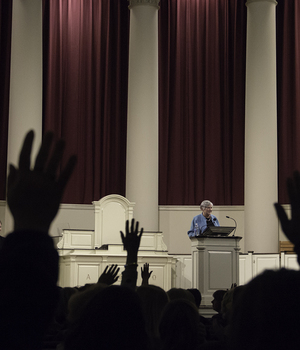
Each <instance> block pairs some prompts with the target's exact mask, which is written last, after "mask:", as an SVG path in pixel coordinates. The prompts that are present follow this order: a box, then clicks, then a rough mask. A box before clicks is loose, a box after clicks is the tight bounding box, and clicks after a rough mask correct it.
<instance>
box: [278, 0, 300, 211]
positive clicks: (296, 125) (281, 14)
mask: <svg viewBox="0 0 300 350" xmlns="http://www.w3.org/2000/svg"><path fill="white" fill-rule="evenodd" d="M277 86H278V87H277V99H278V187H279V191H278V197H279V198H278V200H279V202H280V203H282V204H284V203H289V198H288V194H287V190H286V179H287V178H288V177H291V176H292V173H293V171H294V170H296V169H297V170H300V137H299V135H300V97H299V96H300V3H299V1H298V0H291V1H278V5H277Z"/></svg>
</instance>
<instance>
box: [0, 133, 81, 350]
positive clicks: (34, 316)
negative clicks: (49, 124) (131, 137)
mask: <svg viewBox="0 0 300 350" xmlns="http://www.w3.org/2000/svg"><path fill="white" fill-rule="evenodd" d="M33 138H34V133H33V131H30V132H29V133H28V134H27V135H26V137H25V140H24V142H23V146H22V149H21V153H20V157H19V168H15V167H14V166H13V165H10V168H9V176H8V182H7V185H8V190H7V203H8V206H9V208H10V211H11V213H12V216H13V219H14V232H12V233H10V234H9V235H7V236H6V238H5V240H4V244H3V247H2V249H1V254H0V310H1V312H0V329H1V336H0V348H1V349H6V350H10V349H18V350H20V349H26V350H28V349H30V350H35V349H40V348H41V346H42V340H43V336H44V332H45V330H46V328H47V327H48V324H49V322H50V320H51V319H52V316H53V312H54V310H55V308H56V304H57V301H58V298H59V290H58V287H57V285H56V282H57V278H58V254H57V252H56V250H55V249H54V246H53V241H52V238H51V237H50V236H49V235H48V231H49V226H50V224H51V222H52V221H53V219H54V217H55V216H56V214H57V211H58V208H59V204H60V200H61V198H62V195H63V192H64V188H65V186H66V184H67V182H68V179H69V178H70V176H71V174H72V171H73V169H74V166H75V163H76V157H74V156H73V157H71V158H70V159H69V160H68V162H67V164H66V166H65V167H64V168H63V169H62V171H61V172H60V174H59V176H56V171H57V169H58V166H59V163H60V161H61V159H62V156H63V151H64V142H63V141H62V140H59V141H58V142H57V143H56V144H55V147H54V150H53V152H52V154H51V156H50V148H51V145H52V139H53V134H52V133H47V134H46V135H45V136H44V139H43V142H42V145H41V147H40V149H39V152H38V155H37V157H36V160H35V164H34V168H33V169H32V170H31V169H30V156H31V149H32V143H33Z"/></svg>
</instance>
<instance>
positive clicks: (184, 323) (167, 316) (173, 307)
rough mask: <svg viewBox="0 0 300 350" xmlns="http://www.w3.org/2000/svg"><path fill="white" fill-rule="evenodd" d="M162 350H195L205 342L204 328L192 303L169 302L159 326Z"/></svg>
mask: <svg viewBox="0 0 300 350" xmlns="http://www.w3.org/2000/svg"><path fill="white" fill-rule="evenodd" d="M159 333H160V337H161V343H162V350H182V349H189V350H196V349H199V346H200V345H201V344H203V343H204V342H205V328H204V325H203V324H202V323H201V322H200V318H199V312H198V309H197V307H196V306H195V304H194V302H191V301H189V300H186V299H174V300H171V301H170V302H169V303H168V304H167V305H166V307H165V308H164V310H163V313H162V317H161V321H160V324H159Z"/></svg>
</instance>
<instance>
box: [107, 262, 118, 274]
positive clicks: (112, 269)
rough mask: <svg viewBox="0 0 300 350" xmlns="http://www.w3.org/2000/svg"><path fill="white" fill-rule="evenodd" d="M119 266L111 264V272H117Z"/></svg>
mask: <svg viewBox="0 0 300 350" xmlns="http://www.w3.org/2000/svg"><path fill="white" fill-rule="evenodd" d="M117 266H118V265H114V264H113V265H111V267H110V269H109V272H110V273H111V274H114V273H115V271H116V269H117Z"/></svg>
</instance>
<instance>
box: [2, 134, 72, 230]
mask: <svg viewBox="0 0 300 350" xmlns="http://www.w3.org/2000/svg"><path fill="white" fill-rule="evenodd" d="M33 138H34V132H33V131H29V132H28V133H27V135H26V137H25V140H24V143H23V146H22V149H21V152H20V157H19V168H15V167H14V166H13V165H10V169H9V170H10V171H9V176H8V190H7V202H8V205H9V208H10V210H11V213H12V215H13V218H14V229H15V230H28V229H30V230H37V231H44V232H48V230H49V227H50V224H51V222H52V221H53V219H54V217H55V216H56V214H57V212H58V209H59V204H60V201H61V198H62V195H63V192H64V189H65V186H66V184H67V182H68V180H69V178H70V176H71V174H72V172H73V169H74V167H75V164H76V159H77V158H76V156H72V157H70V158H69V160H68V162H67V164H66V166H65V168H64V169H63V170H62V171H61V172H60V174H59V176H57V175H56V172H57V169H58V167H59V164H60V162H61V159H62V156H63V153H64V148H65V143H64V141H63V140H59V141H57V142H56V144H55V147H54V150H53V152H52V154H51V156H50V149H51V145H52V141H53V133H51V132H48V133H46V134H45V136H44V138H43V142H42V145H41V147H40V149H39V152H38V155H37V157H36V160H35V165H34V168H33V169H30V157H31V150H32V143H33Z"/></svg>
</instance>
